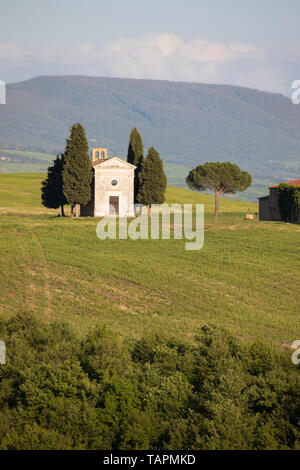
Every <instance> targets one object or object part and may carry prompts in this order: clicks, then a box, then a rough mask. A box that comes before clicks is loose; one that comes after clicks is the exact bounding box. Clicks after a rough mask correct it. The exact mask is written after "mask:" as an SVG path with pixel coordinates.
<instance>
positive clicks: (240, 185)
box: [186, 162, 252, 217]
mask: <svg viewBox="0 0 300 470" xmlns="http://www.w3.org/2000/svg"><path fill="white" fill-rule="evenodd" d="M186 183H187V185H188V186H189V187H190V188H192V189H196V190H197V191H205V190H206V189H211V190H213V191H214V192H215V201H216V202H215V217H217V216H218V208H219V206H218V198H219V196H222V195H223V194H226V193H230V194H235V193H236V191H245V190H246V189H247V188H248V187H249V186H250V185H251V183H252V178H251V175H250V174H249V173H248V172H247V171H242V170H241V169H240V168H239V167H238V165H236V164H234V163H230V162H224V163H220V162H207V163H205V164H204V165H198V166H197V167H196V168H194V169H193V170H191V171H190V172H189V174H188V176H187V178H186Z"/></svg>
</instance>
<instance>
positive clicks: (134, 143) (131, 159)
mask: <svg viewBox="0 0 300 470" xmlns="http://www.w3.org/2000/svg"><path fill="white" fill-rule="evenodd" d="M143 161H144V146H143V141H142V137H141V134H140V133H139V131H138V130H137V128H136V127H134V128H133V129H132V130H131V132H130V137H129V145H128V153H127V162H128V163H131V164H132V165H135V166H136V170H135V175H134V202H137V200H138V194H139V186H140V179H139V175H140V172H141V169H142V164H143Z"/></svg>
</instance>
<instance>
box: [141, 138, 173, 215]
mask: <svg viewBox="0 0 300 470" xmlns="http://www.w3.org/2000/svg"><path fill="white" fill-rule="evenodd" d="M139 176H140V178H139V179H140V191H139V194H138V202H140V203H142V204H144V205H146V206H151V204H162V203H163V202H164V201H165V191H166V187H167V177H166V175H165V172H164V168H163V161H162V159H161V158H160V155H159V153H158V151H157V150H156V149H155V148H154V147H151V148H150V149H149V150H148V154H147V157H146V159H145V160H144V162H143V164H142V169H141V172H140V175H139Z"/></svg>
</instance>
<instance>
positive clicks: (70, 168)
mask: <svg viewBox="0 0 300 470" xmlns="http://www.w3.org/2000/svg"><path fill="white" fill-rule="evenodd" d="M64 158H65V163H64V168H63V191H64V195H65V197H66V199H67V201H68V203H69V204H71V205H72V206H74V205H75V204H82V205H86V204H87V203H88V202H89V201H90V200H91V197H92V192H91V182H92V177H93V171H92V164H91V160H90V157H89V146H88V142H87V138H86V135H85V130H84V128H83V127H82V125H81V124H80V123H76V124H74V125H73V126H72V127H71V129H70V136H69V137H68V139H67V144H66V149H65V153H64Z"/></svg>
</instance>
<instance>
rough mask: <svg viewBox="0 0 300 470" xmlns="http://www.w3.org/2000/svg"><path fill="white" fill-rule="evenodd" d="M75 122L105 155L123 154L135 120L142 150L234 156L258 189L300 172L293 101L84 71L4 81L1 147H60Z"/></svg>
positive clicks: (168, 155)
mask: <svg viewBox="0 0 300 470" xmlns="http://www.w3.org/2000/svg"><path fill="white" fill-rule="evenodd" d="M77 121H80V122H81V123H82V124H83V126H84V127H85V128H86V131H87V136H88V139H89V142H90V145H91V146H96V145H99V146H100V145H101V146H103V147H107V148H108V149H109V153H110V154H119V155H121V156H125V155H126V153H127V145H128V139H129V133H130V130H131V128H132V127H133V126H137V128H138V129H139V131H140V133H141V134H142V137H143V141H144V145H145V150H147V148H148V147H149V146H151V145H154V146H155V147H156V148H157V149H158V150H159V152H160V154H161V156H162V158H163V159H164V161H165V162H166V163H169V164H175V165H182V166H184V167H186V168H191V167H193V166H195V165H197V164H200V163H204V162H205V161H209V160H211V161H218V160H219V161H228V160H229V161H232V162H235V163H237V164H238V165H240V166H241V167H242V168H243V169H245V170H248V171H249V172H250V173H252V174H253V176H254V180H255V183H256V185H258V186H256V187H257V194H258V193H259V194H261V191H262V187H263V186H264V185H265V184H266V183H277V182H278V181H280V180H286V179H295V178H297V177H299V176H300V175H299V161H300V105H299V106H296V105H294V104H292V102H291V100H289V99H288V98H286V97H284V96H282V95H280V94H273V93H267V92H262V91H258V90H252V89H249V88H242V87H236V86H230V85H207V84H198V83H184V82H169V81H161V80H137V79H124V78H94V77H83V76H60V77H55V76H53V77H52V76H51V77H48V76H45V77H36V78H33V79H31V80H27V81H23V82H19V83H14V84H10V85H8V86H7V104H6V105H1V107H0V148H5V147H6V148H16V149H23V150H34V151H39V152H47V153H57V152H61V151H62V150H63V148H64V145H65V139H66V137H67V134H68V128H69V127H70V126H71V125H72V124H73V123H74V122H77ZM186 168H183V177H184V176H185V175H186V173H187V171H186ZM182 181H184V180H183V179H182ZM259 185H261V188H260V189H258V188H259Z"/></svg>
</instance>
